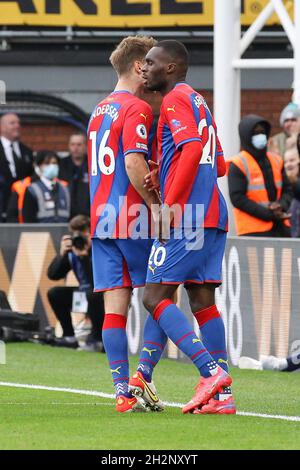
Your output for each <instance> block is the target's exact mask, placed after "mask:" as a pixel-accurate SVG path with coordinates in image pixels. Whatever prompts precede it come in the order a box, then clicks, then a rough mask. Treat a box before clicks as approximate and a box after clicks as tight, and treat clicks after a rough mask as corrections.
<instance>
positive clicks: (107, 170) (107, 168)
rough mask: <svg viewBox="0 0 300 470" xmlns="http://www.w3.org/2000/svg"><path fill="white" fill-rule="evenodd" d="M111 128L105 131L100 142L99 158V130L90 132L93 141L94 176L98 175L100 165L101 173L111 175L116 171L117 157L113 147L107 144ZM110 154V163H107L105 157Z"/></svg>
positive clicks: (92, 171)
mask: <svg viewBox="0 0 300 470" xmlns="http://www.w3.org/2000/svg"><path fill="white" fill-rule="evenodd" d="M109 134H110V130H109V129H108V130H107V131H105V132H104V135H103V138H102V140H101V143H100V147H99V152H98V159H97V132H96V131H92V132H90V140H91V141H92V168H91V173H92V176H97V175H98V165H99V168H100V171H101V173H103V174H104V175H111V174H112V173H113V172H114V171H115V167H116V159H115V155H114V152H113V149H112V148H110V147H108V146H106V144H107V141H108V138H109ZM106 156H108V157H109V159H110V162H109V165H106V163H105V157H106Z"/></svg>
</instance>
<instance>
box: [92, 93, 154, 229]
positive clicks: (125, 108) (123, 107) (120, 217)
mask: <svg viewBox="0 0 300 470" xmlns="http://www.w3.org/2000/svg"><path fill="white" fill-rule="evenodd" d="M152 122H153V115H152V110H151V107H150V106H149V105H148V104H147V103H146V102H145V101H142V100H140V99H139V98H137V97H135V96H134V95H133V94H131V93H129V92H127V91H116V92H113V93H111V94H110V95H109V96H108V97H107V98H105V99H104V100H103V101H102V102H100V103H99V104H98V105H97V106H96V108H95V110H94V112H93V114H92V116H91V119H90V123H89V127H88V163H89V178H90V200H91V235H92V237H94V238H128V237H130V235H131V234H130V227H131V226H132V225H134V218H135V217H136V212H137V210H136V209H137V208H138V207H139V206H141V205H144V206H145V203H144V201H143V199H142V198H141V196H140V195H139V194H138V193H137V191H136V190H135V189H134V187H133V186H132V184H131V183H130V181H129V178H128V175H127V172H126V168H125V156H126V155H128V154H130V153H141V154H145V157H147V159H148V153H149V151H148V150H149V149H148V141H149V134H150V130H151V126H152ZM149 156H150V155H149ZM132 207H134V211H133V212H134V214H133V212H131V211H130V208H132ZM112 208H113V209H114V210H113V211H112V210H111V209H112ZM144 213H145V211H144ZM147 213H148V210H147ZM108 214H110V215H108ZM134 216H135V217H134ZM105 221H107V224H106V222H105ZM103 228H105V230H104V231H103Z"/></svg>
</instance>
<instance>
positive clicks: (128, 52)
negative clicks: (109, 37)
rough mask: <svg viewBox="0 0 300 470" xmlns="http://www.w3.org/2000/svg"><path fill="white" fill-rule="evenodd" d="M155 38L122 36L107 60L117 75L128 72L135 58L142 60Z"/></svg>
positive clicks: (152, 45)
mask: <svg viewBox="0 0 300 470" xmlns="http://www.w3.org/2000/svg"><path fill="white" fill-rule="evenodd" d="M155 44H156V40H155V39H153V38H152V37H147V36H129V37H127V38H124V39H123V40H122V41H121V42H120V44H118V45H117V47H116V49H115V50H114V51H113V52H112V54H111V56H110V58H109V60H110V63H111V64H112V66H113V68H114V69H115V71H116V72H117V74H118V75H119V76H122V75H126V74H128V73H129V72H130V70H131V68H132V66H133V64H134V62H135V61H136V60H139V61H142V60H144V59H145V57H146V55H147V53H148V52H149V51H150V49H152V47H154V46H155Z"/></svg>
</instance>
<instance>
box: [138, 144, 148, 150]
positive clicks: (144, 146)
mask: <svg viewBox="0 0 300 470" xmlns="http://www.w3.org/2000/svg"><path fill="white" fill-rule="evenodd" d="M136 148H137V149H141V150H146V151H147V152H148V146H147V145H146V144H142V143H141V142H137V143H136Z"/></svg>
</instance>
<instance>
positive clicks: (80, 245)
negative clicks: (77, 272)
mask: <svg viewBox="0 0 300 470" xmlns="http://www.w3.org/2000/svg"><path fill="white" fill-rule="evenodd" d="M72 245H73V246H74V248H76V249H77V250H84V249H85V248H86V246H87V245H88V240H87V238H86V237H85V236H84V235H82V233H75V234H74V235H73V237H72Z"/></svg>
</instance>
